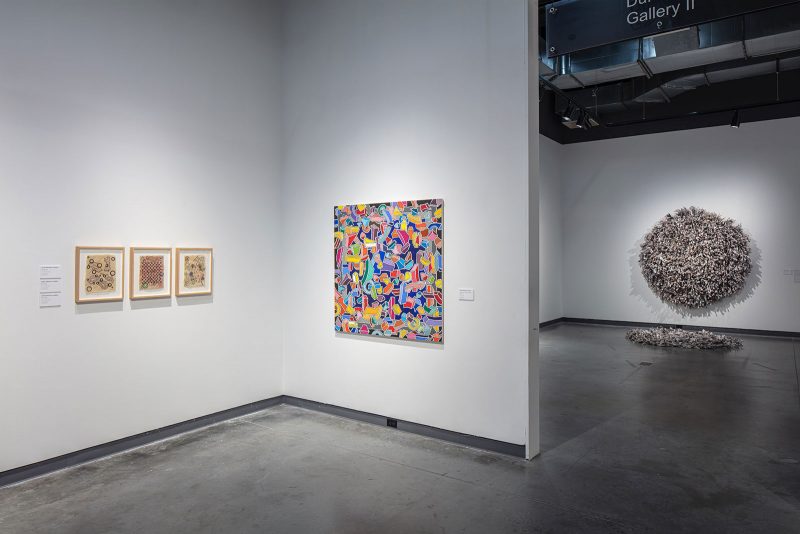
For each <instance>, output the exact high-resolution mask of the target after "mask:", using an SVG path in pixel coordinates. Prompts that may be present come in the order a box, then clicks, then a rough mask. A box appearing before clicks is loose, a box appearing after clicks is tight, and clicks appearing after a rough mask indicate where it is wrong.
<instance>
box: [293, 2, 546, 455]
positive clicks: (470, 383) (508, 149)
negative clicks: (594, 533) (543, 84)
mask: <svg viewBox="0 0 800 534" xmlns="http://www.w3.org/2000/svg"><path fill="white" fill-rule="evenodd" d="M526 46H527V36H526V2H525V1H524V0H441V1H435V2H431V1H429V0H410V1H403V2H397V1H390V0H377V1H376V0H341V1H336V2H333V1H320V0H317V1H311V0H309V1H302V2H290V3H288V4H287V12H286V47H287V48H286V65H285V67H286V70H285V74H286V79H285V81H286V85H285V95H286V101H285V104H286V115H285V117H286V122H285V134H286V142H287V144H286V146H287V152H286V157H285V182H284V183H285V188H284V194H283V206H284V221H285V228H286V229H285V231H284V240H283V242H282V245H281V250H282V260H283V264H284V271H283V273H284V275H283V283H284V286H285V288H286V291H287V293H286V300H285V302H286V308H285V317H286V323H285V329H284V350H285V364H286V365H285V386H286V393H287V394H289V395H294V396H298V397H303V398H308V399H313V400H316V401H321V402H325V403H331V404H336V405H339V406H344V407H348V408H354V409H358V410H362V411H367V412H373V413H378V414H383V415H387V416H390V417H395V418H399V419H405V420H409V421H413V422H417V423H423V424H427V425H432V426H437V427H441V428H445V429H448V430H454V431H458V432H463V433H467V434H473V435H477V436H482V437H487V438H493V439H497V440H502V441H506V442H511V443H516V444H525V443H526V436H527V425H528V402H529V398H528V376H527V372H528V327H529V325H528V316H529V314H528V302H527V299H526V295H527V294H528V288H529V283H528V280H529V272H528V260H529V258H528V231H529V211H528V208H529V206H528V190H529V189H528V179H529V176H528V151H529V147H528V117H527V113H526V110H527V102H528V93H527V91H528V71H527V64H526ZM420 198H443V199H444V205H445V207H444V213H445V230H444V299H445V305H444V323H445V341H444V344H443V345H440V346H437V345H426V344H423V343H410V342H407V341H406V342H403V341H400V342H398V341H379V340H376V339H372V338H365V337H355V336H348V335H341V334H340V335H337V334H335V333H334V324H333V248H332V247H333V239H332V214H333V212H332V210H333V207H334V205H337V204H348V203H360V202H380V201H392V200H410V199H420ZM534 209H535V207H534ZM459 288H472V289H474V290H475V301H473V302H465V301H460V300H459V297H458V294H459V293H458V290H459ZM321 295H324V296H325V297H324V298H321V297H320V296H321Z"/></svg>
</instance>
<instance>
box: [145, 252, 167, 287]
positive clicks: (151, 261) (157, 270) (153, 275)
mask: <svg viewBox="0 0 800 534" xmlns="http://www.w3.org/2000/svg"><path fill="white" fill-rule="evenodd" d="M139 289H164V256H142V257H141V259H140V260H139Z"/></svg>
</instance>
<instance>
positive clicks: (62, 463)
mask: <svg viewBox="0 0 800 534" xmlns="http://www.w3.org/2000/svg"><path fill="white" fill-rule="evenodd" d="M280 404H288V405H291V406H297V407H300V408H306V409H309V410H315V411H318V412H324V413H327V414H332V415H337V416H339V417H346V418H348V419H354V420H356V421H362V422H365V423H371V424H375V425H379V426H389V423H390V422H392V423H393V425H396V428H397V429H398V430H401V431H404V432H410V433H412V434H419V435H421V436H427V437H431V438H436V439H440V440H442V441H448V442H451V443H457V444H459V445H466V446H468V447H474V448H477V449H484V450H487V451H492V452H498V453H501V454H506V455H509V456H516V457H520V458H524V457H525V446H524V445H516V444H513V443H506V442H504V441H497V440H493V439H489V438H482V437H480V436H472V435H469V434H461V433H459V432H453V431H452V430H445V429H443V428H437V427H433V426H427V425H422V424H419V423H413V422H410V421H403V420H397V419H391V418H388V417H385V416H382V415H377V414H372V413H368V412H361V411H358V410H353V409H350V408H342V407H340V406H334V405H332V404H323V403H321V402H314V401H310V400H306V399H299V398H297V397H291V396H288V395H279V396H277V397H272V398H270V399H264V400H261V401H257V402H252V403H250V404H245V405H244V406H237V407H236V408H230V409H228V410H223V411H221V412H216V413H212V414H209V415H204V416H201V417H197V418H194V419H190V420H188V421H183V422H181V423H176V424H174V425H169V426H165V427H163V428H158V429H156V430H150V431H148V432H143V433H141V434H136V435H134V436H129V437H125V438H121V439H117V440H114V441H110V442H108V443H103V444H101V445H96V446H94V447H89V448H87V449H82V450H79V451H75V452H70V453H67V454H63V455H61V456H57V457H55V458H50V459H47V460H42V461H41V462H36V463H33V464H29V465H24V466H22V467H17V468H14V469H10V470H8V471H3V472H0V488H2V487H3V486H8V485H10V484H16V483H18V482H22V481H24V480H28V479H31V478H35V477H39V476H42V475H46V474H48V473H53V472H55V471H60V470H61V469H66V468H68V467H74V466H76V465H80V464H85V463H88V462H91V461H94V460H98V459H100V458H104V457H106V456H111V455H112V454H117V453H120V452H124V451H127V450H130V449H134V448H136V447H141V446H142V445H148V444H150V443H154V442H156V441H161V440H162V439H167V438H171V437H174V436H177V435H179V434H183V433H185V432H190V431H192V430H197V429H199V428H203V427H206V426H211V425H214V424H216V423H221V422H223V421H227V420H230V419H236V418H237V417H242V416H243V415H248V414H251V413H255V412H259V411H261V410H265V409H267V408H272V407H273V406H278V405H280Z"/></svg>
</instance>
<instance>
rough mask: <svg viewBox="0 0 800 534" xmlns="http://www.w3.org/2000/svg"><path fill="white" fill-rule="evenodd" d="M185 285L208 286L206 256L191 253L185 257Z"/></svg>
mask: <svg viewBox="0 0 800 534" xmlns="http://www.w3.org/2000/svg"><path fill="white" fill-rule="evenodd" d="M183 286H184V287H205V286H206V257H205V256H203V255H199V254H198V255H195V254H191V255H188V256H186V257H184V259H183Z"/></svg>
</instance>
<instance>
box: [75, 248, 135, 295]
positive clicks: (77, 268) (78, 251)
mask: <svg viewBox="0 0 800 534" xmlns="http://www.w3.org/2000/svg"><path fill="white" fill-rule="evenodd" d="M85 250H89V251H91V250H113V251H114V252H119V254H120V256H121V257H122V261H121V262H119V263H120V265H119V267H118V268H119V269H122V272H120V273H119V283H120V284H122V288H120V292H119V294H120V296H119V297H111V298H100V299H81V261H80V259H81V251H85ZM124 299H125V247H82V246H76V247H75V304H94V303H96V302H122V301H123V300H124Z"/></svg>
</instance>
